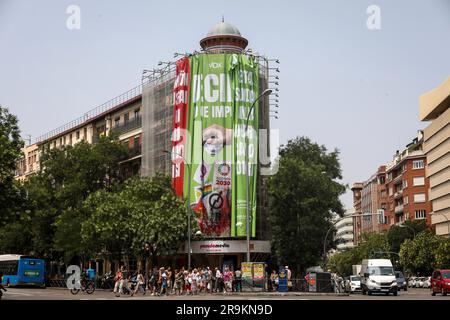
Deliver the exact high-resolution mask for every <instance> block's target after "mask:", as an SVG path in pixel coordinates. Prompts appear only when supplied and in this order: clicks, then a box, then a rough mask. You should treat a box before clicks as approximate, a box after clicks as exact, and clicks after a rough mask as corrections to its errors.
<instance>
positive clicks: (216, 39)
mask: <svg viewBox="0 0 450 320" xmlns="http://www.w3.org/2000/svg"><path fill="white" fill-rule="evenodd" d="M247 45H248V40H247V39H245V38H244V37H242V36H241V33H240V32H239V30H238V28H236V27H235V26H233V25H232V24H230V23H228V22H225V21H224V20H223V18H222V22H219V23H218V24H216V25H215V26H214V27H212V28H211V30H209V32H208V34H207V35H206V37H205V38H203V39H202V40H200V46H201V47H202V48H203V50H205V51H206V52H209V53H223V52H228V53H229V52H233V53H240V52H242V51H244V49H245V48H246V47H247Z"/></svg>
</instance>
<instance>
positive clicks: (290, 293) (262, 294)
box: [224, 291, 350, 297]
mask: <svg viewBox="0 0 450 320" xmlns="http://www.w3.org/2000/svg"><path fill="white" fill-rule="evenodd" d="M224 295H228V296H258V297H265V296H268V297H283V296H286V297H289V296H291V297H296V296H309V297H311V296H349V295H350V294H349V293H335V292H296V291H288V292H262V291H260V292H257V291H253V292H251V291H247V292H229V293H226V294H224Z"/></svg>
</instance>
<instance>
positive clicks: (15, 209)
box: [0, 105, 24, 227]
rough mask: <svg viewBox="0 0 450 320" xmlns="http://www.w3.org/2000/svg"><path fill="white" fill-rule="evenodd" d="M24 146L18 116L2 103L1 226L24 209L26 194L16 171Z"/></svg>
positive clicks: (0, 150)
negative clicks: (15, 180)
mask: <svg viewBox="0 0 450 320" xmlns="http://www.w3.org/2000/svg"><path fill="white" fill-rule="evenodd" d="M23 146H24V143H23V141H22V139H21V138H20V130H19V126H18V121H17V117H16V116H15V115H13V114H11V113H9V111H8V109H7V108H4V107H2V106H1V105H0V217H1V219H0V227H1V226H3V225H6V224H9V223H12V222H14V219H16V218H18V216H19V215H20V211H21V209H22V206H21V204H22V202H23V196H24V194H23V190H22V189H21V188H20V186H19V184H17V183H15V182H14V173H15V169H16V165H17V161H18V160H19V158H20V157H22V151H21V149H22V148H23Z"/></svg>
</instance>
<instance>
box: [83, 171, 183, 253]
mask: <svg viewBox="0 0 450 320" xmlns="http://www.w3.org/2000/svg"><path fill="white" fill-rule="evenodd" d="M85 209H86V210H87V211H88V212H89V214H90V218H89V219H87V220H86V221H84V222H82V237H83V242H84V243H85V244H86V245H88V244H92V243H95V246H96V250H97V251H98V252H100V251H106V252H108V253H110V254H112V255H115V256H117V255H121V254H131V253H132V254H139V253H140V250H141V248H142V245H143V243H144V242H149V243H151V244H152V245H154V246H155V252H154V255H158V254H163V255H165V254H173V253H176V252H177V250H178V249H179V248H180V245H181V243H182V242H183V241H184V240H185V239H186V230H187V217H186V209H185V206H184V204H183V202H182V201H181V200H180V199H179V198H178V197H177V195H176V194H175V193H174V191H173V189H172V187H171V182H170V178H169V177H167V176H165V175H162V174H157V175H155V176H154V177H152V178H134V179H131V180H129V181H127V182H126V183H125V185H124V187H123V189H122V190H121V191H118V192H107V191H104V190H100V191H98V192H96V193H94V194H92V195H90V196H89V197H88V199H87V200H86V202H85Z"/></svg>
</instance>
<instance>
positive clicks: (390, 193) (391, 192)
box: [389, 187, 394, 196]
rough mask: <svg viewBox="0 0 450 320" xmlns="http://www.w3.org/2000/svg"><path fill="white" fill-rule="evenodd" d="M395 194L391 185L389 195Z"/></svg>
mask: <svg viewBox="0 0 450 320" xmlns="http://www.w3.org/2000/svg"><path fill="white" fill-rule="evenodd" d="M393 194H394V189H393V188H392V187H389V195H390V196H392V195H393Z"/></svg>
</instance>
